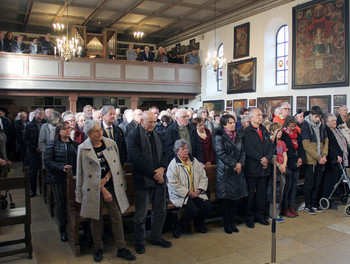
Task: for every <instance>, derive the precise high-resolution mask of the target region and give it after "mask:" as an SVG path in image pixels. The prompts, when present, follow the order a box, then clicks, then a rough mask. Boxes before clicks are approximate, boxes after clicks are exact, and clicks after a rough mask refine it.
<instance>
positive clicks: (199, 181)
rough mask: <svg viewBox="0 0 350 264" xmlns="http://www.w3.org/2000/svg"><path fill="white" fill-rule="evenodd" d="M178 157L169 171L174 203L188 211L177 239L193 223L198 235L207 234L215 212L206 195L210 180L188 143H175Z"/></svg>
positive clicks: (178, 229)
mask: <svg viewBox="0 0 350 264" xmlns="http://www.w3.org/2000/svg"><path fill="white" fill-rule="evenodd" d="M174 152H175V154H176V157H175V158H174V159H173V160H172V161H171V162H170V164H169V166H168V170H167V177H168V182H167V184H168V191H169V198H170V201H171V202H172V203H173V204H174V205H175V206H176V207H181V208H183V209H184V211H183V213H182V216H181V219H180V220H179V222H178V224H177V225H176V227H175V229H174V233H173V235H174V237H175V238H179V237H180V236H181V232H182V231H183V230H185V229H186V228H187V227H188V226H189V224H190V222H191V220H192V219H194V225H195V227H196V231H197V232H199V233H207V232H208V231H207V229H206V228H205V227H204V220H205V219H206V218H207V216H208V215H209V213H210V211H211V208H212V206H211V203H210V201H209V199H208V196H207V194H206V191H207V188H208V178H207V176H206V174H205V170H204V169H203V166H202V165H201V163H200V162H199V161H198V160H197V159H196V158H194V157H192V156H191V154H189V153H188V142H187V141H186V140H184V139H179V140H176V141H175V144H174Z"/></svg>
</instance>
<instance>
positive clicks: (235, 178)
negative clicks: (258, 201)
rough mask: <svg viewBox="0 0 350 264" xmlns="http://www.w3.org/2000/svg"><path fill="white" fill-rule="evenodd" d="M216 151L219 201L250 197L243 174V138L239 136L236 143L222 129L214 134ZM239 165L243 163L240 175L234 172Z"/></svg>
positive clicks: (217, 194) (217, 195)
mask: <svg viewBox="0 0 350 264" xmlns="http://www.w3.org/2000/svg"><path fill="white" fill-rule="evenodd" d="M213 142H214V144H213V145H214V151H215V154H216V157H217V169H216V194H215V197H216V198H217V199H230V200H238V199H240V198H242V197H246V196H248V188H247V183H246V179H245V177H244V173H243V166H244V164H245V157H246V155H245V153H244V151H243V142H242V138H241V137H239V136H237V137H236V141H235V142H233V140H232V139H231V138H230V137H229V136H228V135H227V133H226V132H225V131H224V129H222V128H220V129H218V130H216V131H215V134H214V139H213ZM237 163H241V164H242V165H243V166H242V171H241V173H240V174H237V172H235V171H234V168H235V166H236V164H237Z"/></svg>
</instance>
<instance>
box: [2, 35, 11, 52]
mask: <svg viewBox="0 0 350 264" xmlns="http://www.w3.org/2000/svg"><path fill="white" fill-rule="evenodd" d="M0 51H6V52H10V51H11V45H10V43H9V41H8V39H7V38H5V32H4V31H0Z"/></svg>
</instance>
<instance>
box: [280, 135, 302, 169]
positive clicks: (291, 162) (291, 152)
mask: <svg viewBox="0 0 350 264" xmlns="http://www.w3.org/2000/svg"><path fill="white" fill-rule="evenodd" d="M281 140H283V141H284V143H285V144H286V147H287V149H288V151H287V156H288V161H287V167H288V169H290V170H295V169H297V168H299V167H297V162H298V160H299V159H302V161H303V163H304V161H305V151H304V148H303V143H302V140H301V135H300V134H299V133H298V136H297V142H298V149H297V150H296V149H295V148H294V146H293V142H292V139H291V138H290V137H289V136H288V134H287V133H285V132H283V133H282V137H281Z"/></svg>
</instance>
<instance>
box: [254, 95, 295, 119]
mask: <svg viewBox="0 0 350 264" xmlns="http://www.w3.org/2000/svg"><path fill="white" fill-rule="evenodd" d="M283 102H288V103H289V104H290V105H291V107H292V109H293V96H277V97H261V98H258V108H259V109H260V110H261V111H262V112H263V114H266V115H268V116H269V117H272V114H273V113H274V112H275V109H276V108H277V107H280V106H281V104H282V103H283Z"/></svg>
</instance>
